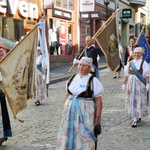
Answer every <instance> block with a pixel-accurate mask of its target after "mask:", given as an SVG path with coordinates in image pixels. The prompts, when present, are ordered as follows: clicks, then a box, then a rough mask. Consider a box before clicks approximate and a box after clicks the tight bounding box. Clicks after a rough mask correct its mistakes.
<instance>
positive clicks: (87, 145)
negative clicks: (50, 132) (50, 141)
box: [56, 99, 95, 150]
mask: <svg viewBox="0 0 150 150" xmlns="http://www.w3.org/2000/svg"><path fill="white" fill-rule="evenodd" d="M78 102H79V106H80V109H81V112H82V116H83V122H84V124H83V123H82V122H81V121H80V119H79V115H78V112H77V110H75V113H74V135H73V136H74V138H73V148H72V150H95V142H94V140H93V139H92V138H91V136H90V135H89V134H88V133H87V132H86V131H85V128H84V126H86V127H88V129H89V130H90V131H91V132H92V133H93V130H94V112H95V103H94V101H86V100H79V101H78ZM71 104H72V101H71V100H69V99H67V100H66V102H65V104H64V109H63V114H62V119H61V123H60V129H59V132H58V139H57V148H56V149H57V150H68V140H69V128H70V127H69V123H70V109H71Z"/></svg>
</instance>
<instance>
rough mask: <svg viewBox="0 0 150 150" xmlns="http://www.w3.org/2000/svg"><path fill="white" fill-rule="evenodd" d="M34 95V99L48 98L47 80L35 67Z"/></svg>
mask: <svg viewBox="0 0 150 150" xmlns="http://www.w3.org/2000/svg"><path fill="white" fill-rule="evenodd" d="M34 87H35V88H34V89H35V90H34V96H33V99H36V100H39V101H41V100H43V99H45V98H46V92H47V91H46V90H47V89H46V82H45V81H44V80H43V74H42V73H41V72H40V71H39V70H38V69H35V85H34Z"/></svg>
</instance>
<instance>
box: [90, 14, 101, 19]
mask: <svg viewBox="0 0 150 150" xmlns="http://www.w3.org/2000/svg"><path fill="white" fill-rule="evenodd" d="M91 17H92V18H97V17H99V16H98V14H91Z"/></svg>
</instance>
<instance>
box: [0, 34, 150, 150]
mask: <svg viewBox="0 0 150 150" xmlns="http://www.w3.org/2000/svg"><path fill="white" fill-rule="evenodd" d="M54 34H55V37H54ZM51 36H52V37H51V42H52V45H53V47H55V48H56V43H57V42H56V33H55V32H54V33H53V34H52V35H51ZM108 40H109V42H108V43H109V44H108V54H109V58H110V57H111V59H112V60H113V58H114V56H115V55H117V54H118V55H117V57H118V58H119V59H118V60H119V61H116V62H118V64H117V65H118V67H117V68H115V69H114V71H113V74H114V77H113V79H116V78H117V77H116V72H118V78H121V68H123V79H122V80H123V81H122V90H123V91H121V92H125V93H124V94H125V97H124V98H125V113H126V114H127V115H128V116H129V117H131V118H132V123H131V127H132V128H136V127H138V125H139V124H138V123H139V122H141V121H142V120H143V118H145V117H147V116H148V115H149V112H148V105H149V90H150V79H149V78H150V67H149V64H148V62H146V61H145V60H144V58H143V54H144V51H143V47H140V46H139V45H137V40H138V39H137V38H135V37H134V36H132V37H130V39H129V45H128V46H126V47H123V46H121V44H119V43H117V41H118V39H117V37H115V34H110V36H109V38H108ZM95 45H96V42H95V41H94V39H93V38H92V37H91V36H90V35H88V36H86V37H85V48H84V49H82V50H81V51H79V53H78V54H77V56H76V57H75V58H74V59H73V65H72V67H75V65H76V64H77V69H78V71H77V73H76V74H73V75H71V76H70V78H69V79H68V80H67V81H66V84H65V85H66V93H65V95H66V97H65V102H64V108H63V110H62V117H61V121H60V127H59V129H58V138H57V146H56V149H57V150H82V149H83V150H98V147H97V142H98V136H99V135H100V134H101V123H102V117H103V116H102V112H103V107H104V106H103V99H104V97H103V93H104V92H105V91H104V85H103V82H102V81H101V79H100V73H99V69H98V59H100V57H99V55H100V53H99V49H98V48H97V47H96V46H95ZM36 46H37V47H36V52H35V53H36V54H35V53H34V54H35V55H36V57H35V58H36V59H35V66H34V67H33V69H32V70H30V71H31V72H32V71H33V72H34V73H33V76H34V80H33V85H34V86H33V93H31V95H30V96H32V97H30V99H32V100H33V99H34V100H35V101H34V103H35V105H36V106H40V105H41V103H42V100H44V99H46V97H47V96H48V94H47V84H46V78H47V76H48V75H47V71H48V67H49V66H48V65H47V62H46V61H47V60H46V56H45V55H44V53H45V50H43V51H42V49H43V47H42V45H36ZM51 47H52V46H51ZM57 48H58V47H57ZM57 48H56V51H57V53H58V49H57ZM72 53H73V49H72V50H71V53H70V54H69V55H72ZM5 55H6V51H5V49H4V47H3V48H2V47H0V56H1V57H0V59H2V58H3V57H4V56H5ZM57 55H58V54H57ZM123 56H124V57H123ZM22 57H23V56H22ZM31 57H32V58H34V56H31ZM106 57H107V56H106ZM28 59H29V58H28ZM28 59H27V61H28ZM108 61H109V60H107V63H108ZM25 63H27V62H25ZM30 65H31V64H27V67H26V68H24V70H23V71H22V68H21V69H20V70H21V71H20V70H19V71H20V72H22V74H23V75H22V76H23V77H22V79H24V75H26V69H27V68H29V66H30ZM72 67H71V68H72ZM0 73H1V72H0ZM17 73H18V72H17ZM29 74H30V73H29ZM31 74H32V73H31ZM17 75H18V74H17ZM17 75H16V78H17ZM3 77H5V76H2V75H1V74H0V82H1V81H3ZM23 83H24V84H23V85H21V86H20V87H16V89H17V88H21V89H22V90H23V89H25V88H27V84H26V83H25V82H23ZM118 86H119V85H118ZM120 87H121V85H120ZM21 92H22V91H21ZM21 92H20V93H21ZM27 92H28V91H26V92H24V93H23V92H22V93H21V94H23V95H24V94H25V93H27ZM5 97H6V98H5ZM0 105H1V107H0V136H1V137H0V145H2V143H3V142H4V141H7V139H8V137H11V136H12V129H11V123H10V120H9V113H8V109H7V95H5V92H4V91H3V88H2V87H1V89H0Z"/></svg>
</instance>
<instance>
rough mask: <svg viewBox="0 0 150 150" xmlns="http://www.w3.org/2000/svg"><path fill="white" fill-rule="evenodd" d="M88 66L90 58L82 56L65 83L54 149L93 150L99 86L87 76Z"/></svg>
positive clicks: (100, 99)
mask: <svg viewBox="0 0 150 150" xmlns="http://www.w3.org/2000/svg"><path fill="white" fill-rule="evenodd" d="M91 66H92V58H88V57H82V58H81V59H80V61H79V64H78V73H77V74H75V75H73V76H72V77H71V78H70V79H69V80H68V81H67V84H66V90H67V94H66V100H65V104H64V109H63V114H62V119H61V123H60V129H59V133H58V140H57V148H56V149H57V150H95V142H96V141H97V138H96V137H95V136H94V128H95V127H98V126H100V123H101V113H102V93H103V86H102V84H101V82H100V81H99V80H98V79H97V78H96V77H94V76H93V75H92V74H91V73H90V71H91Z"/></svg>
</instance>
